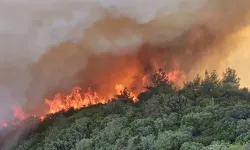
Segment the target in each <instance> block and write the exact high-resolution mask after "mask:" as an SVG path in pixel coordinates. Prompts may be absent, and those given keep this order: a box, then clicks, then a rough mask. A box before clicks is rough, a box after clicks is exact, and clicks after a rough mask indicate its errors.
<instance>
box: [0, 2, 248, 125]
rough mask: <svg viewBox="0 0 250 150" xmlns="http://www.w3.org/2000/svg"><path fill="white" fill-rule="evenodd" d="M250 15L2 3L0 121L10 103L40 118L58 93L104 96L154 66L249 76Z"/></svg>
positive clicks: (234, 5) (201, 8) (158, 6)
mask: <svg viewBox="0 0 250 150" xmlns="http://www.w3.org/2000/svg"><path fill="white" fill-rule="evenodd" d="M249 12H250V1H249V0H238V1H235V0H71V1H68V0H50V1H48V0H44V1H38V0H37V1H31V0H11V1H7V0H1V1H0V71H1V74H0V94H1V102H0V104H1V105H0V110H1V111H0V113H1V116H0V121H1V120H4V119H6V117H8V114H9V113H8V111H9V110H8V109H11V106H13V105H22V106H24V108H25V110H26V111H27V112H32V113H37V109H38V108H41V107H42V105H44V101H43V100H44V98H45V97H51V96H52V95H53V94H55V93H56V92H66V91H68V90H70V89H71V88H72V86H73V85H81V86H82V87H86V86H89V85H90V84H99V85H97V86H96V85H94V86H96V88H97V89H99V90H100V91H101V89H107V88H108V85H107V84H112V82H116V81H120V80H121V79H123V80H126V76H128V75H131V74H132V75H133V76H136V75H137V74H140V73H141V72H143V71H144V68H145V67H148V66H153V65H154V64H158V65H159V64H160V65H159V66H160V67H163V68H165V69H166V70H172V69H175V68H178V69H179V70H181V71H182V72H183V73H184V74H185V76H186V77H185V78H186V79H190V78H192V77H193V76H194V75H195V74H197V73H199V72H200V71H203V70H204V69H218V70H220V68H222V67H225V66H226V67H228V66H232V67H235V69H239V75H240V76H241V74H243V75H244V74H245V75H247V73H248V74H249V72H247V73H246V68H244V67H242V63H239V60H242V61H244V63H243V64H246V63H248V62H249V59H248V58H249V52H248V51H247V48H249V47H250V44H248V43H250V42H249V37H250V31H249V29H248V28H249V27H248V23H249V22H248V21H249V20H250V18H249ZM243 52H245V54H244V55H243ZM243 56H244V57H246V58H244V59H242V57H243ZM247 57H248V58H247ZM235 60H238V61H235ZM128 67H129V69H128ZM242 78H243V79H242V82H243V83H244V85H246V86H248V85H249V84H248V83H250V82H248V81H247V77H246V76H242ZM111 80H112V82H111ZM134 81H136V77H135V79H134ZM121 82H123V81H121ZM124 82H125V81H124ZM132 82H133V81H131V84H132Z"/></svg>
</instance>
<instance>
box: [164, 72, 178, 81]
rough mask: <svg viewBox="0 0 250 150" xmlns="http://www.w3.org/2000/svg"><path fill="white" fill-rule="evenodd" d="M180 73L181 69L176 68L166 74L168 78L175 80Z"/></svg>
mask: <svg viewBox="0 0 250 150" xmlns="http://www.w3.org/2000/svg"><path fill="white" fill-rule="evenodd" d="M179 73H180V71H179V70H174V71H172V72H169V73H168V74H167V75H166V76H167V78H168V81H171V82H174V81H175V80H176V79H177V75H178V74H179Z"/></svg>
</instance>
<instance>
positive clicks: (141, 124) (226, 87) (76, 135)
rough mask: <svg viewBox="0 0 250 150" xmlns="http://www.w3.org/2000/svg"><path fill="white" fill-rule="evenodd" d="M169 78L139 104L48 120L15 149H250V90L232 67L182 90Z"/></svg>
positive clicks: (115, 104)
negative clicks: (173, 85)
mask: <svg viewBox="0 0 250 150" xmlns="http://www.w3.org/2000/svg"><path fill="white" fill-rule="evenodd" d="M165 76H166V74H165V73H164V71H162V70H159V72H158V73H156V74H154V75H153V76H152V82H153V83H154V84H153V85H152V86H151V87H147V88H148V91H146V92H144V93H141V94H140V95H139V96H138V98H139V102H138V103H133V102H132V101H131V98H130V97H128V96H117V97H116V100H114V101H112V102H111V103H109V104H107V105H96V106H91V107H89V108H86V109H82V110H79V111H77V112H75V111H71V112H65V113H63V112H61V113H58V114H56V115H54V116H53V117H52V118H54V119H45V121H44V122H43V123H42V124H40V125H39V127H38V128H37V129H35V130H34V131H33V132H32V133H30V134H28V135H27V136H25V138H24V139H23V140H21V141H19V142H18V143H17V144H16V145H15V146H14V147H13V148H12V149H15V150H249V149H250V97H249V91H248V89H247V88H240V85H239V81H240V79H239V78H238V77H237V74H236V72H235V70H234V69H231V68H228V69H227V70H226V71H225V73H224V74H223V77H222V79H219V78H218V75H217V73H216V72H215V71H213V72H208V71H206V72H205V77H204V79H202V78H201V77H200V76H197V77H196V78H195V79H194V80H193V81H191V82H187V83H185V86H184V88H183V89H182V90H179V91H176V90H173V89H172V88H170V87H171V83H170V82H168V80H167V79H166V78H165ZM123 93H127V92H123ZM121 95H122V93H121ZM126 95H129V94H126ZM119 98H122V100H120V101H119ZM117 100H118V101H117Z"/></svg>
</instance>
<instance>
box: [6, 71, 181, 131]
mask: <svg viewBox="0 0 250 150" xmlns="http://www.w3.org/2000/svg"><path fill="white" fill-rule="evenodd" d="M179 73H180V72H179V71H178V70H174V71H172V72H169V73H168V74H166V78H167V79H168V81H171V82H174V81H175V80H177V75H178V74H179ZM149 77H150V76H149V75H144V76H143V77H142V78H141V81H137V82H140V83H139V84H138V83H137V86H140V88H138V87H137V88H135V90H131V89H128V88H127V87H129V86H132V82H131V80H130V79H129V77H126V79H125V80H124V79H123V80H124V81H127V85H126V86H125V85H124V84H115V86H114V87H113V91H110V89H109V90H108V92H107V93H106V94H102V95H99V94H98V93H97V92H95V91H93V90H92V89H91V88H88V90H87V92H83V90H82V89H81V88H80V87H78V86H75V87H73V90H72V92H71V93H69V94H61V93H58V94H55V96H54V97H53V99H45V104H46V105H48V106H49V110H48V112H47V113H45V114H44V115H42V116H40V117H39V118H40V120H41V121H43V120H44V119H45V118H46V115H47V114H54V113H57V112H59V111H68V110H69V109H71V108H74V109H75V110H77V109H80V108H86V107H88V106H90V105H96V104H106V103H108V102H110V100H111V99H112V98H113V97H114V96H115V95H121V94H123V92H124V90H128V91H126V92H128V93H127V94H129V95H128V96H129V98H131V99H132V100H133V101H134V102H138V98H137V95H138V94H139V93H141V92H144V91H145V88H144V87H145V86H146V85H149V84H150V81H149ZM101 93H105V92H104V91H102V92H101ZM12 110H13V115H14V117H15V118H16V119H18V120H20V121H21V120H24V119H25V118H27V117H29V116H34V117H36V115H31V114H25V113H24V112H23V110H22V109H21V107H20V106H13V107H12ZM2 126H3V127H8V124H7V123H6V122H4V123H2Z"/></svg>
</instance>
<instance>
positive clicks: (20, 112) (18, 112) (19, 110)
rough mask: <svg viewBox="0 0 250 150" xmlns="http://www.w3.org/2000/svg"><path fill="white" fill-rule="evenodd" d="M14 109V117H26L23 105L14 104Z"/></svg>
mask: <svg viewBox="0 0 250 150" xmlns="http://www.w3.org/2000/svg"><path fill="white" fill-rule="evenodd" d="M12 110H13V113H14V117H16V118H18V119H20V120H23V119H25V115H24V112H23V110H22V108H21V107H19V106H13V107H12Z"/></svg>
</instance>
